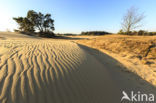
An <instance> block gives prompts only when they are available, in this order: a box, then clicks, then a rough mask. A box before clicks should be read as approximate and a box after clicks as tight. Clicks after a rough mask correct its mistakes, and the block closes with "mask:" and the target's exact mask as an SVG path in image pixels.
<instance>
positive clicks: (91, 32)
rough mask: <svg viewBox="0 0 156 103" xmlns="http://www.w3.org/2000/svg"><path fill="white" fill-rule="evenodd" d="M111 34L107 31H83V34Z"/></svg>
mask: <svg viewBox="0 0 156 103" xmlns="http://www.w3.org/2000/svg"><path fill="white" fill-rule="evenodd" d="M106 34H111V33H109V32H106V31H87V32H81V35H106Z"/></svg>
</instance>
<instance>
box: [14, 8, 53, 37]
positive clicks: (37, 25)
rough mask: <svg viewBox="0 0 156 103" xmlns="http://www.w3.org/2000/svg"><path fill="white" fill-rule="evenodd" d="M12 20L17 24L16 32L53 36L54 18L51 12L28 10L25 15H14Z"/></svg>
mask: <svg viewBox="0 0 156 103" xmlns="http://www.w3.org/2000/svg"><path fill="white" fill-rule="evenodd" d="M13 20H15V21H16V22H17V24H18V25H19V28H18V30H15V31H16V32H21V33H27V34H38V35H39V36H43V37H51V36H54V33H53V31H54V30H55V28H54V20H53V19H52V18H51V14H45V15H44V14H42V13H41V12H35V11H34V10H29V11H28V12H27V16H26V17H14V18H13Z"/></svg>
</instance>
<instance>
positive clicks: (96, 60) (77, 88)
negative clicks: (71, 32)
mask: <svg viewBox="0 0 156 103" xmlns="http://www.w3.org/2000/svg"><path fill="white" fill-rule="evenodd" d="M120 70H124V67H123V65H121V64H120V63H119V62H117V61H116V60H114V59H113V58H111V57H109V56H108V55H106V54H103V53H101V52H99V51H96V50H93V49H91V48H88V47H85V46H82V45H78V44H76V43H74V42H72V41H68V40H55V39H41V38H34V37H29V36H23V35H22V34H15V33H0V103H120V100H121V97H122V91H123V90H125V91H127V92H128V91H131V90H133V91H136V92H137V91H141V92H143V93H155V91H156V90H155V87H153V86H152V85H150V84H148V83H147V82H146V81H144V80H143V79H141V78H140V77H138V76H137V75H135V74H126V73H123V72H121V71H120ZM127 75H131V76H134V77H136V78H137V79H138V80H139V82H138V81H135V80H134V79H133V78H129V77H130V76H127ZM140 83H142V84H141V85H140ZM124 103H126V101H125V102H124ZM128 103H129V102H128Z"/></svg>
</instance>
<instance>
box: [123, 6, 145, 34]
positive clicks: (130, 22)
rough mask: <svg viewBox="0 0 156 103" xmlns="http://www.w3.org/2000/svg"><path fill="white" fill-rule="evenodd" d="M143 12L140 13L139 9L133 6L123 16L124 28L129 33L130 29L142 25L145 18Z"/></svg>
mask: <svg viewBox="0 0 156 103" xmlns="http://www.w3.org/2000/svg"><path fill="white" fill-rule="evenodd" d="M144 17H145V16H144V14H143V13H138V9H137V8H135V7H131V8H129V9H128V10H127V13H126V14H125V15H124V17H123V22H122V29H123V31H124V32H126V33H127V34H129V32H130V31H132V30H134V29H136V28H138V27H141V26H142V25H141V24H140V23H141V21H142V20H143V19H144Z"/></svg>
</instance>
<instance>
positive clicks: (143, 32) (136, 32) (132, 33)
mask: <svg viewBox="0 0 156 103" xmlns="http://www.w3.org/2000/svg"><path fill="white" fill-rule="evenodd" d="M118 34H122V35H138V36H154V35H156V32H147V31H145V30H139V31H129V33H127V32H123V30H122V29H121V30H120V31H119V32H118Z"/></svg>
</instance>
